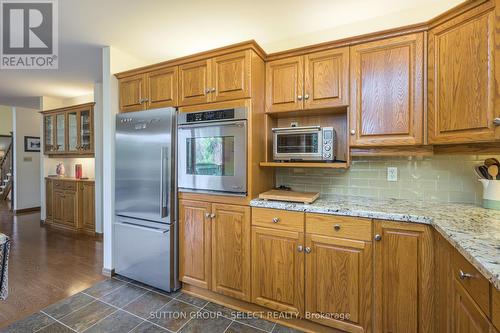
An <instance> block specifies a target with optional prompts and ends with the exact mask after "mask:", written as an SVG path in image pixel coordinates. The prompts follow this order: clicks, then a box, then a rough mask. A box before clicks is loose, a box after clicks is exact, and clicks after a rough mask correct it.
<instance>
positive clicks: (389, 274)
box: [374, 221, 434, 333]
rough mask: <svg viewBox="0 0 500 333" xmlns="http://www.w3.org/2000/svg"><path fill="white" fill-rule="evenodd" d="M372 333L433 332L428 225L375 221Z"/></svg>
mask: <svg viewBox="0 0 500 333" xmlns="http://www.w3.org/2000/svg"><path fill="white" fill-rule="evenodd" d="M374 231H375V237H374V239H375V241H374V248H375V256H374V258H375V261H374V271H375V279H374V281H375V286H374V294H375V304H374V309H375V329H374V331H375V332H384V333H385V332H387V333H389V332H407V333H412V332H413V333H417V332H419V333H424V332H433V294H434V292H433V278H434V268H433V267H434V265H433V261H434V260H433V258H434V257H433V242H432V234H431V231H432V230H431V229H430V227H429V226H425V225H416V224H409V223H398V222H393V221H387V222H385V221H376V222H375V230H374Z"/></svg>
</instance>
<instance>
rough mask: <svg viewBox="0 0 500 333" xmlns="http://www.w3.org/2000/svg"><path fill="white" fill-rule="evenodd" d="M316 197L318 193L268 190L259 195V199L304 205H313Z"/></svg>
mask: <svg viewBox="0 0 500 333" xmlns="http://www.w3.org/2000/svg"><path fill="white" fill-rule="evenodd" d="M318 197H319V192H294V191H282V190H270V191H267V192H264V193H261V194H259V199H264V200H279V201H290V202H303V203H305V204H310V203H313V202H314V201H316V199H318Z"/></svg>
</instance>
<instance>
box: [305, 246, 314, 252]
mask: <svg viewBox="0 0 500 333" xmlns="http://www.w3.org/2000/svg"><path fill="white" fill-rule="evenodd" d="M304 251H306V253H311V251H312V250H311V248H310V247H309V246H307V247H306V248H305V249H304Z"/></svg>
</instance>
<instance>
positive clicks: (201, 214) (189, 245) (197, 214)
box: [179, 200, 212, 289]
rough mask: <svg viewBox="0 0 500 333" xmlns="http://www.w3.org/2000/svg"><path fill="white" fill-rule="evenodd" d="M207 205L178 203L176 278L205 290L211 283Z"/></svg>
mask: <svg viewBox="0 0 500 333" xmlns="http://www.w3.org/2000/svg"><path fill="white" fill-rule="evenodd" d="M210 208H211V207H210V204H209V203H206V202H198V201H186V200H179V279H180V280H181V281H182V282H186V283H188V284H191V285H193V286H196V287H200V288H205V289H209V288H210V283H211V262H212V261H211V258H212V255H211V226H212V223H211V220H210Z"/></svg>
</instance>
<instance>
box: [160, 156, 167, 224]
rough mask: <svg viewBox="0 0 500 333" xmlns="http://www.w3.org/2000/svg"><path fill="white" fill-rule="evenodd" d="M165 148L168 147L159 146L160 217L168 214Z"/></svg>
mask: <svg viewBox="0 0 500 333" xmlns="http://www.w3.org/2000/svg"><path fill="white" fill-rule="evenodd" d="M167 149H168V147H165V146H163V147H161V157H160V217H161V218H164V217H166V216H167V215H168V214H167V213H168V212H167V207H168V198H167V189H168V184H167V179H168V176H167V175H165V173H166V168H165V166H166V165H167V163H165V159H166V158H167V156H168V154H167V152H166V150H167ZM167 162H168V161H167Z"/></svg>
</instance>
